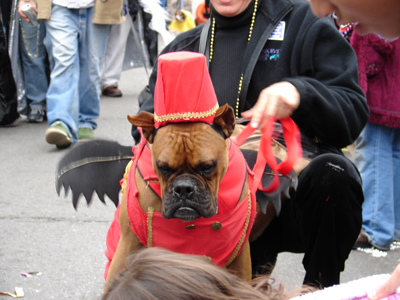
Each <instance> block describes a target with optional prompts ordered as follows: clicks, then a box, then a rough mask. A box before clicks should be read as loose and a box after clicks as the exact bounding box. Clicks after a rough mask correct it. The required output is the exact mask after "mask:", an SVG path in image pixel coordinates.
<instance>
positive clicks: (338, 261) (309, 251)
mask: <svg viewBox="0 0 400 300" xmlns="http://www.w3.org/2000/svg"><path fill="white" fill-rule="evenodd" d="M293 198H294V199H295V205H296V206H297V208H296V212H297V213H298V220H299V224H300V227H301V232H302V238H303V241H304V244H305V254H304V258H303V266H304V268H305V270H306V275H305V278H304V283H306V284H314V285H315V284H317V285H321V286H322V287H327V286H331V285H334V284H339V282H340V272H342V271H343V270H344V267H345V261H346V259H347V258H348V256H349V254H350V251H351V250H352V247H353V245H354V243H355V241H356V239H357V236H358V234H359V232H360V230H361V224H362V203H363V200H364V197H363V191H362V186H361V178H360V175H359V173H358V171H357V169H356V167H355V166H354V165H353V164H352V163H351V162H350V161H349V160H348V159H347V158H345V157H343V156H341V155H337V154H323V155H320V156H318V157H316V158H314V159H313V160H312V161H311V162H310V164H309V165H308V166H307V167H306V168H305V169H304V171H303V172H302V173H301V174H300V176H299V186H298V189H297V192H296V195H295V196H294V197H293Z"/></svg>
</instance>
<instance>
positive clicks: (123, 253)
mask: <svg viewBox="0 0 400 300" xmlns="http://www.w3.org/2000/svg"><path fill="white" fill-rule="evenodd" d="M119 223H120V226H121V237H120V239H119V242H118V246H117V250H116V251H115V254H114V257H113V259H112V261H111V265H110V269H109V271H108V275H107V279H106V283H105V286H104V294H106V293H107V291H108V289H109V288H110V284H111V283H112V282H113V280H114V279H115V278H116V277H117V276H118V275H119V274H121V273H122V271H123V270H124V269H125V263H126V259H127V257H128V256H129V255H130V254H131V253H133V252H134V251H136V250H137V249H139V248H142V247H144V246H143V244H142V243H141V242H140V241H139V238H138V237H137V236H136V234H135V233H134V232H133V230H132V228H131V224H130V222H129V218H128V212H127V206H126V195H125V193H124V195H123V196H122V202H121V210H120V212H119Z"/></svg>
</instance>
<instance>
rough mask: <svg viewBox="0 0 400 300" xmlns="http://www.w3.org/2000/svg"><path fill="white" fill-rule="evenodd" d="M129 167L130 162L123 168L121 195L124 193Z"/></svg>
mask: <svg viewBox="0 0 400 300" xmlns="http://www.w3.org/2000/svg"><path fill="white" fill-rule="evenodd" d="M131 166H132V160H131V161H130V162H128V164H127V165H126V167H125V173H124V181H123V182H122V184H121V194H124V192H125V188H126V183H127V181H128V173H129V170H130V168H131Z"/></svg>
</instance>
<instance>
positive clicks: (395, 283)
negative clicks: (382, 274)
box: [368, 264, 400, 300]
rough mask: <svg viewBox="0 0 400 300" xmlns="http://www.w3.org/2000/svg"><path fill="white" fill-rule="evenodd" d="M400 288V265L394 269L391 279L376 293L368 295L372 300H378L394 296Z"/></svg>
mask: <svg viewBox="0 0 400 300" xmlns="http://www.w3.org/2000/svg"><path fill="white" fill-rule="evenodd" d="M399 286H400V264H399V265H397V267H396V269H394V271H393V273H392V275H391V276H390V278H389V279H388V280H387V281H386V282H385V283H384V284H383V285H381V286H380V287H379V288H378V289H377V290H376V291H373V292H371V293H369V294H368V298H369V299H371V300H378V299H383V298H386V297H388V296H390V295H392V294H393V293H394V292H395V291H396V290H397V288H398V287H399Z"/></svg>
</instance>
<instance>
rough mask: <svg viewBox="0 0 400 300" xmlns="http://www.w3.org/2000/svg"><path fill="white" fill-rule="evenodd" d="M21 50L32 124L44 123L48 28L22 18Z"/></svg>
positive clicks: (40, 23)
mask: <svg viewBox="0 0 400 300" xmlns="http://www.w3.org/2000/svg"><path fill="white" fill-rule="evenodd" d="M20 25H21V26H20V35H19V42H20V46H21V47H20V50H21V59H22V65H23V74H24V84H25V92H26V97H27V98H28V101H30V108H31V113H30V114H29V115H28V121H30V122H42V121H43V119H44V116H45V110H46V93H47V87H48V80H47V74H46V48H45V46H44V44H43V40H44V37H45V35H46V26H45V24H44V23H43V22H38V25H37V26H33V25H32V24H30V23H27V22H26V21H25V20H24V19H22V18H20Z"/></svg>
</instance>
